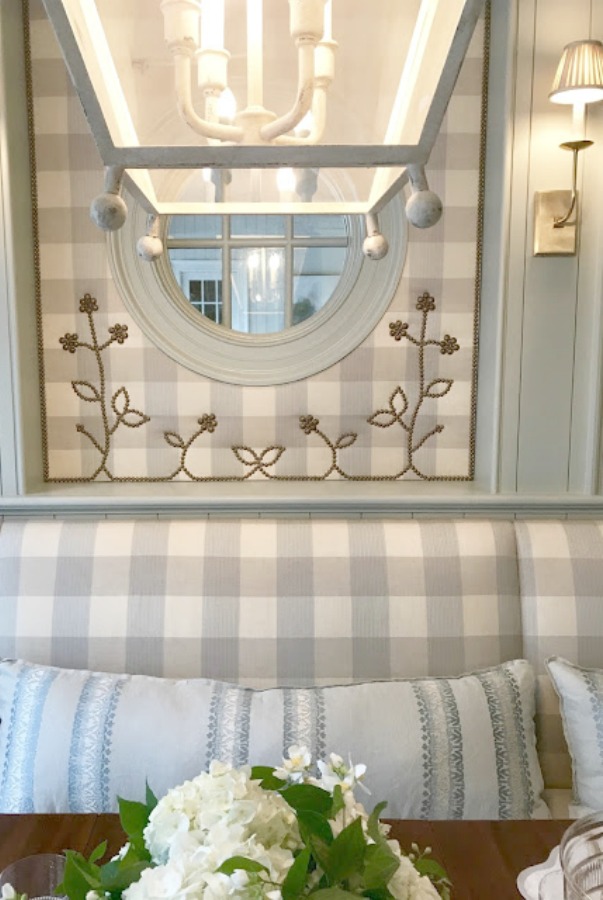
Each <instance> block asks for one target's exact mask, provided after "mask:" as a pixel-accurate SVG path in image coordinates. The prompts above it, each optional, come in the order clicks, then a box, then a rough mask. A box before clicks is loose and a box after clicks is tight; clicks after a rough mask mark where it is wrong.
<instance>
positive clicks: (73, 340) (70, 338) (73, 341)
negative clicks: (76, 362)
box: [59, 334, 79, 353]
mask: <svg viewBox="0 0 603 900" xmlns="http://www.w3.org/2000/svg"><path fill="white" fill-rule="evenodd" d="M59 344H62V345H63V350H66V351H67V352H68V353H75V351H76V350H77V348H78V344H79V338H78V336H77V334H66V335H65V336H64V337H62V338H59Z"/></svg>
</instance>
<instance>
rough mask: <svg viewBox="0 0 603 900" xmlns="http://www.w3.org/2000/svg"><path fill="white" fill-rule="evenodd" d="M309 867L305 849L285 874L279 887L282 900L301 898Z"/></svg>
mask: <svg viewBox="0 0 603 900" xmlns="http://www.w3.org/2000/svg"><path fill="white" fill-rule="evenodd" d="M309 865H310V851H309V850H308V849H307V848H306V849H305V850H302V852H301V853H300V854H299V856H298V857H297V858H296V859H295V862H294V863H293V865H292V866H291V868H290V869H289V871H288V872H287V877H286V878H285V880H284V881H283V883H282V885H281V895H282V897H283V900H299V897H301V896H302V893H303V890H304V887H305V885H306V879H307V877H308V866H309Z"/></svg>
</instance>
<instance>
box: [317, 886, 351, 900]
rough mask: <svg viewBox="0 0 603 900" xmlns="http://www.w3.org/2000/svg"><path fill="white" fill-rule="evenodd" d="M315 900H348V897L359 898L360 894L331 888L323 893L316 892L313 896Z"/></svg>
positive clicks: (325, 889)
mask: <svg viewBox="0 0 603 900" xmlns="http://www.w3.org/2000/svg"><path fill="white" fill-rule="evenodd" d="M311 896H312V897H314V898H315V900H346V898H348V897H356V898H357V897H358V894H351V893H350V891H344V890H343V888H338V887H330V888H324V890H322V891H316V892H315V893H313V894H311Z"/></svg>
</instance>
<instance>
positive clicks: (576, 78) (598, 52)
mask: <svg viewBox="0 0 603 900" xmlns="http://www.w3.org/2000/svg"><path fill="white" fill-rule="evenodd" d="M549 100H551V101H552V102H553V103H568V104H576V103H580V104H582V103H597V102H598V101H600V100H603V44H602V43H601V41H574V42H573V43H571V44H568V45H567V46H566V47H565V48H564V50H563V53H562V55H561V59H560V60H559V65H558V66H557V72H556V74H555V78H554V79H553V85H552V88H551V93H550V94H549Z"/></svg>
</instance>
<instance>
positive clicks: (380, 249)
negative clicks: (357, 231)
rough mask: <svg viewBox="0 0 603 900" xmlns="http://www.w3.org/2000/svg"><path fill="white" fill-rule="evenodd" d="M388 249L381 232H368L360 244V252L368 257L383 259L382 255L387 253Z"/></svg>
mask: <svg viewBox="0 0 603 900" xmlns="http://www.w3.org/2000/svg"><path fill="white" fill-rule="evenodd" d="M388 250H389V244H388V243H387V239H386V238H384V237H383V235H382V234H379V232H375V234H369V235H368V237H366V238H365V239H364V243H363V245H362V252H363V253H364V255H365V256H368V258H369V259H383V257H384V256H386V255H387V251H388Z"/></svg>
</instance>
